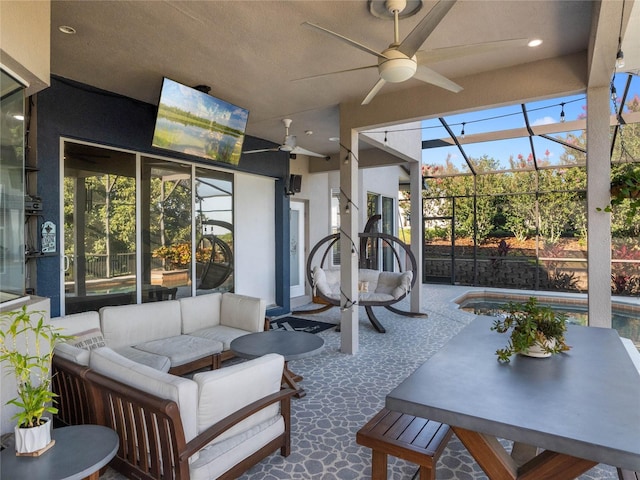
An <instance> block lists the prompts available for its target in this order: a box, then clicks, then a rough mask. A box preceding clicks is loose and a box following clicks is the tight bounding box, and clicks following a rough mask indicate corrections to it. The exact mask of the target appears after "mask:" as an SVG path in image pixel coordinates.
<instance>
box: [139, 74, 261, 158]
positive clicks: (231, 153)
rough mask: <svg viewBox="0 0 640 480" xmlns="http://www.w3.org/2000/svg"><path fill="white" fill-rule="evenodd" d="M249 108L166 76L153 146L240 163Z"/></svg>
mask: <svg viewBox="0 0 640 480" xmlns="http://www.w3.org/2000/svg"><path fill="white" fill-rule="evenodd" d="M248 117H249V111H248V110H245V109H244V108H241V107H238V106H236V105H232V104H230V103H227V102H225V101H223V100H220V99H218V98H215V97H213V96H211V95H208V94H206V93H204V92H201V91H200V90H196V89H195V88H191V87H187V86H186V85H182V84H180V83H178V82H174V81H173V80H171V79H169V78H166V77H165V78H164V80H163V82H162V91H161V93H160V102H159V105H158V115H157V117H156V125H155V130H154V132H153V142H152V145H153V146H154V147H158V148H164V149H167V150H172V151H175V152H181V153H186V154H188V155H196V156H199V157H204V158H207V159H209V160H216V161H218V162H225V163H230V164H232V165H237V164H238V162H239V161H240V154H241V152H242V142H243V141H244V132H245V129H246V127H247V119H248Z"/></svg>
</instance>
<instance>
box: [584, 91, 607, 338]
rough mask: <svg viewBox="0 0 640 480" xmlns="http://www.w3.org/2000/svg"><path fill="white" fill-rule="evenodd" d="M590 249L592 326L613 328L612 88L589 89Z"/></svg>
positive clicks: (588, 194)
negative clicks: (610, 98)
mask: <svg viewBox="0 0 640 480" xmlns="http://www.w3.org/2000/svg"><path fill="white" fill-rule="evenodd" d="M587 105H588V106H589V108H588V109H587V249H588V265H589V268H588V282H589V293H588V303H589V325H590V326H592V327H608V328H611V215H610V214H609V213H607V212H604V211H598V210H596V209H597V208H598V207H600V208H604V207H605V206H607V205H608V204H609V202H610V200H611V194H610V186H609V184H610V178H611V161H610V157H609V156H610V153H609V148H610V140H609V117H610V114H609V89H608V87H597V88H589V89H588V90H587Z"/></svg>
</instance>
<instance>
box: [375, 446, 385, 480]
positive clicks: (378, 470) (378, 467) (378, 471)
mask: <svg viewBox="0 0 640 480" xmlns="http://www.w3.org/2000/svg"><path fill="white" fill-rule="evenodd" d="M371 480H387V454H386V453H382V452H378V451H376V450H373V451H372V452H371Z"/></svg>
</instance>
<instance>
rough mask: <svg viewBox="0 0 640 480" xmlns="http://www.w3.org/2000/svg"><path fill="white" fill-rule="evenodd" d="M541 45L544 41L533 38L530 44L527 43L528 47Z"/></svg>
mask: <svg viewBox="0 0 640 480" xmlns="http://www.w3.org/2000/svg"><path fill="white" fill-rule="evenodd" d="M540 45H542V39H540V38H533V39H531V40H529V43H527V47H531V48H533V47H539V46H540Z"/></svg>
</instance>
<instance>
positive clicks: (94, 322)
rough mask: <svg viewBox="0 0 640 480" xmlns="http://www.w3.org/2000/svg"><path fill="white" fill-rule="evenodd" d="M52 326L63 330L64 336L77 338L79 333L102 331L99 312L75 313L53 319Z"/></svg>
mask: <svg viewBox="0 0 640 480" xmlns="http://www.w3.org/2000/svg"><path fill="white" fill-rule="evenodd" d="M51 324H52V325H53V326H54V327H56V328H60V329H61V333H62V334H63V335H73V336H75V335H76V334H77V333H79V332H84V331H86V330H91V329H93V328H97V329H100V314H99V313H98V312H93V311H92V312H82V313H73V314H71V315H66V316H64V317H58V318H52V319H51Z"/></svg>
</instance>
